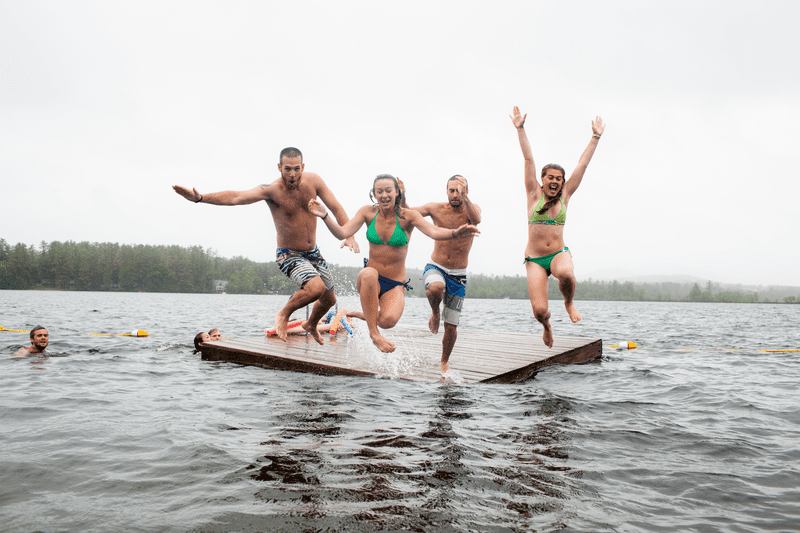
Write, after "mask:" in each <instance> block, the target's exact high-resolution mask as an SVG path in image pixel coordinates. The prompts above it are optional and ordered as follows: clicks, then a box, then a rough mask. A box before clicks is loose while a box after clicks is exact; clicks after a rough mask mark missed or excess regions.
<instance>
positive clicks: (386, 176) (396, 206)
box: [369, 174, 403, 218]
mask: <svg viewBox="0 0 800 533" xmlns="http://www.w3.org/2000/svg"><path fill="white" fill-rule="evenodd" d="M378 180H392V181H393V182H394V190H396V191H397V197H396V198H395V199H394V212H395V213H397V215H398V216H399V215H400V204H402V203H403V193H401V192H400V184H399V183H397V178H395V177H394V176H392V175H391V174H378V177H376V178H375V180H374V181H373V182H372V189H371V190H370V191H369V199H370V200H372V201H373V202H374V203H377V202H375V196H374V194H375V183H376V182H377V181H378ZM400 218H403V217H400Z"/></svg>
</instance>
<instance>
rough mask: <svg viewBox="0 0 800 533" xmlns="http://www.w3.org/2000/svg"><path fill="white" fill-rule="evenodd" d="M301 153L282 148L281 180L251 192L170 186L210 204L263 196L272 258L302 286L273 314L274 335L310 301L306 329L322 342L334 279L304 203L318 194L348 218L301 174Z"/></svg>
mask: <svg viewBox="0 0 800 533" xmlns="http://www.w3.org/2000/svg"><path fill="white" fill-rule="evenodd" d="M304 169H305V164H304V163H303V154H302V153H301V152H300V150H298V149H297V148H293V147H289V148H284V149H283V150H282V151H281V154H280V157H279V162H278V170H279V171H280V173H281V177H280V179H276V180H275V181H273V182H272V183H270V184H263V185H259V186H258V187H254V188H253V189H250V190H249V191H221V192H212V193H206V194H200V193H199V192H197V189H187V188H186V187H181V186H180V185H174V186H173V187H172V188H173V189H174V190H175V192H176V193H178V194H180V195H181V196H183V197H184V198H186V199H187V200H189V201H191V202H194V203H205V204H214V205H247V204H252V203H255V202H258V201H261V200H264V201H265V202H266V203H267V206H268V207H269V209H270V212H271V213H272V220H273V222H274V223H275V231H276V232H277V237H278V249H277V252H276V256H277V259H276V262H277V263H278V267H280V269H281V272H283V273H284V274H285V275H286V276H288V277H289V278H290V279H291V280H292V281H294V282H295V283H297V284H298V285H299V286H300V289H298V291H297V292H295V293H294V294H293V295H292V296H291V298H289V301H288V302H287V303H286V305H285V306H284V307H283V309H281V310H280V311H278V312H277V313H276V314H275V324H276V325H277V332H278V333H277V334H278V338H279V339H281V340H286V323H287V322H288V321H289V317H290V316H291V315H292V313H294V312H295V311H297V310H298V309H300V308H301V307H305V306H306V305H308V304H310V303H312V302H314V307H313V309H312V311H311V315H310V316H309V319H308V322H307V324H306V325H305V326H304V327H305V329H306V331H307V332H308V333H309V334H310V335H311V336H312V337H314V339H315V340H316V341H317V342H318V343H320V344H322V343H323V342H322V337H320V335H319V333H318V332H317V323H318V322H319V319H320V318H322V317H323V316H325V313H327V312H328V309H330V308H331V307H333V305H334V304H335V303H336V295H335V293H334V290H333V278H332V276H331V272H330V269H329V268H328V263H327V262H326V261H325V259H324V258H323V257H322V254H321V253H320V251H319V248H318V247H317V244H316V243H317V219H316V217H315V216H314V215H312V214H311V213H310V212H309V211H308V207H307V206H308V202H309V201H310V200H316V198H317V197H319V199H320V200H322V203H324V204H325V205H326V206H327V207H328V209H330V210H331V212H332V213H333V216H334V217H335V218H336V221H337V222H338V223H339V224H347V222H348V221H349V220H350V219H349V218H348V217H347V213H345V210H344V208H343V207H342V205H341V204H340V203H339V201H338V200H337V199H336V197H335V196H334V194H333V192H331V190H330V189H329V188H328V186H327V185H326V184H325V182H324V181H323V180H322V178H321V177H320V176H319V175H318V174H314V173H313V172H304ZM345 246H347V247H348V248H350V250H352V251H353V252H355V253H359V251H360V250H359V247H358V243H356V241H355V239H353V238H352V237H349V238H347V239H345V241H344V243H342V248H344V247H345Z"/></svg>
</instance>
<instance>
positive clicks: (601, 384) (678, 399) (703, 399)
mask: <svg viewBox="0 0 800 533" xmlns="http://www.w3.org/2000/svg"><path fill="white" fill-rule="evenodd" d="M286 299H287V297H284V296H280V297H279V296H269V297H264V296H234V295H184V294H135V293H124V294H120V293H113V294H109V293H66V292H20V291H0V325H2V326H3V327H5V328H8V329H30V328H31V327H32V326H33V325H36V324H42V325H44V326H46V327H47V328H48V329H49V331H50V338H51V344H50V348H49V350H50V352H51V354H52V356H51V357H44V358H43V357H27V358H19V357H14V355H13V354H14V352H15V351H16V350H17V349H18V348H19V347H20V346H23V345H29V341H28V336H27V334H25V333H12V332H0V376H1V377H0V385H2V386H0V531H11V532H30V531H48V532H56V531H58V532H70V531H74V532H95V531H97V532H108V531H115V532H116V531H133V532H138V531H141V532H189V531H191V532H223V531H224V532H229V531H242V532H245V531H287V532H288V531H308V532H333V531H364V532H366V531H437V532H438V531H445V532H447V531H453V532H456V531H458V532H460V531H489V532H494V531H498V532H499V531H616V532H620V531H626V532H629V531H703V532H706V531H708V532H711V531H730V532H743V531H798V530H800V488H799V487H800V401H798V400H800V395H799V394H798V392H797V386H798V382H800V352H768V351H761V350H775V349H797V348H800V329H799V328H798V326H797V325H798V323H800V305H794V306H792V305H769V304H765V305H746V304H744V305H737V304H690V303H639V302H637V303H634V302H578V307H579V309H580V310H581V313H582V314H583V318H584V320H583V322H581V323H579V324H571V323H569V320H568V318H567V316H566V312H565V311H564V308H563V305H561V304H560V302H556V301H551V302H550V304H551V308H552V310H553V314H554V329H555V334H556V335H557V336H558V335H564V336H581V337H589V338H598V337H599V338H602V339H603V344H604V345H610V344H617V343H619V342H620V341H634V342H636V343H637V344H639V345H640V346H641V347H640V348H639V349H637V350H633V351H627V350H625V351H622V350H619V349H615V348H604V351H603V358H602V360H601V361H600V362H596V363H591V364H587V365H572V366H556V367H548V368H546V369H545V370H543V371H541V372H539V373H538V374H537V375H536V377H535V378H534V379H533V380H530V381H528V382H525V383H522V384H514V385H482V384H476V385H469V386H466V385H459V384H444V383H412V382H406V381H402V380H399V379H392V378H391V377H390V376H389V377H388V378H384V379H378V378H360V377H321V376H316V375H312V374H302V373H294V372H280V371H272V370H265V369H262V368H257V367H243V366H237V365H233V364H228V363H211V362H204V361H202V360H200V357H199V355H197V354H194V353H193V350H192V348H191V342H192V338H193V336H194V334H195V333H196V332H198V331H200V330H206V331H207V330H208V329H210V328H212V327H218V328H220V329H221V330H222V332H223V336H225V337H243V336H254V335H258V334H259V332H261V331H263V328H264V326H265V325H268V324H270V323H271V317H272V315H273V314H274V313H275V311H276V310H277V309H278V308H280V307H281V306H282V305H283V304H284V303H285V301H286ZM340 305H343V306H345V307H348V308H358V305H357V303H356V300H355V299H354V298H352V297H349V298H340ZM428 314H429V308H428V304H427V301H425V300H422V299H410V300H408V301H407V304H406V311H405V315H404V316H403V319H402V320H401V324H405V325H418V326H423V325H424V324H426V323H427V317H428ZM270 325H271V324H270ZM460 327H461V328H471V329H482V330H489V331H495V332H496V331H503V330H506V331H507V330H524V331H530V332H532V333H535V334H536V335H539V334H540V328H539V327H538V325H537V324H535V322H534V320H533V318H532V315H531V311H530V306H529V303H528V302H527V301H519V300H467V301H466V302H465V306H464V313H463V315H462V324H461V326H460ZM135 329H144V330H147V331H148V332H150V334H151V336H150V337H147V338H130V337H122V336H110V337H102V336H93V335H87V334H84V333H101V332H114V333H124V332H130V331H131V330H135ZM487 342H491V338H490V337H487ZM376 356H377V354H376ZM414 356H415V357H418V358H419V357H430V358H434V359H436V360H438V358H439V356H440V354H438V353H431V354H414ZM386 357H400V355H394V354H392V355H388V356H386Z"/></svg>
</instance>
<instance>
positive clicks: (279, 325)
mask: <svg viewBox="0 0 800 533" xmlns="http://www.w3.org/2000/svg"><path fill="white" fill-rule="evenodd" d="M288 323H289V317H288V316H287V315H286V314H285V313H284V312H283V310H280V311H278V312H277V313H275V335H277V336H278V338H279V339H280V340H282V341H285V340H286V326H287V325H288Z"/></svg>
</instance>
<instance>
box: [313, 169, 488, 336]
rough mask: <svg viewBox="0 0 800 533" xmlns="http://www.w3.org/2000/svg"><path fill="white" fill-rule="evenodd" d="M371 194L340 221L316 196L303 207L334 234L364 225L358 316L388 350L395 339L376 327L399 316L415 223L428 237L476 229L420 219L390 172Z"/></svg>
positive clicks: (440, 237) (385, 326)
mask: <svg viewBox="0 0 800 533" xmlns="http://www.w3.org/2000/svg"><path fill="white" fill-rule="evenodd" d="M370 197H372V198H373V200H374V201H375V202H376V205H365V206H364V207H362V208H361V209H359V210H358V212H357V213H356V214H355V216H353V218H351V219H350V221H349V222H347V224H345V225H344V226H340V225H339V224H338V223H337V222H336V219H335V218H334V217H331V216H328V212H327V211H326V210H325V206H324V205H323V204H322V203H320V202H319V201H318V200H316V199H312V200H311V201H310V202H309V203H308V210H309V211H310V212H311V213H312V214H314V215H316V216H318V217H321V218H322V220H323V221H325V225H326V226H328V229H329V230H330V231H331V233H333V234H334V235H348V236H352V235H355V234H356V232H357V231H358V230H359V229H361V226H363V225H364V224H366V225H367V240H368V241H369V243H370V244H369V260H368V261H367V262H365V265H364V269H363V270H362V271H361V272H359V274H358V279H357V280H356V290H358V293H359V295H360V296H361V309H362V312H363V319H364V320H365V321H366V322H367V327H368V328H369V336H370V338H371V339H372V342H373V343H374V344H375V346H377V347H378V349H380V350H381V351H382V352H393V351H394V349H395V344H394V343H393V342H392V341H390V340H389V339H387V338H385V337H383V336H382V335H381V334H380V331H379V330H378V326H380V327H381V328H383V329H388V328H392V327H394V326H395V324H397V321H398V320H400V317H401V316H402V315H403V308H404V307H405V292H406V290H407V289H408V288H410V287H408V284H407V282H406V281H404V280H405V279H406V256H407V255H408V241H409V239H410V238H411V232H412V231H413V230H414V228H419V230H420V231H421V232H422V233H424V234H425V235H427V236H428V237H430V238H431V239H434V240H437V241H444V240H448V239H456V238H458V237H463V236H467V235H475V234H477V233H480V231H478V228H477V227H475V226H473V225H469V224H464V225H462V226H460V227H458V228H456V229H453V230H451V229H445V228H439V227H436V226H434V225H433V224H431V223H430V222H428V221H427V220H425V219H424V218H423V217H422V215H420V214H419V212H418V211H415V210H413V209H408V208H405V207H403V205H404V202H403V193H402V190H401V189H400V185H399V183H398V180H397V179H396V178H395V177H394V176H392V175H390V174H381V175H379V176H378V177H377V178H375V181H374V182H373V184H372V191H371V193H370ZM367 263H368V266H367ZM354 316H358V315H354ZM359 318H362V317H359Z"/></svg>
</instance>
